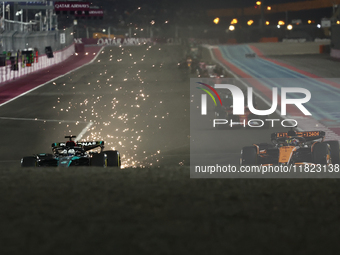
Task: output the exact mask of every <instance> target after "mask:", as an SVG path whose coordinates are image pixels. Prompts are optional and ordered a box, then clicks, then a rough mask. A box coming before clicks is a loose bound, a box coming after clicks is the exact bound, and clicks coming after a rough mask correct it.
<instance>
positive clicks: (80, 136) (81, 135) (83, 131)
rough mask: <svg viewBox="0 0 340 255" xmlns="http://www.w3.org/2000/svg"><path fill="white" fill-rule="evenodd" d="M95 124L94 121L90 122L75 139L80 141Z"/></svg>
mask: <svg viewBox="0 0 340 255" xmlns="http://www.w3.org/2000/svg"><path fill="white" fill-rule="evenodd" d="M92 125H93V122H90V123H89V124H87V125H86V127H85V128H84V129H83V130H82V131H81V132H80V133H79V135H77V137H76V139H75V141H76V142H77V141H79V140H80V139H81V138H82V137H83V135H84V134H85V133H86V132H87V130H88V129H89V128H90V127H91V126H92Z"/></svg>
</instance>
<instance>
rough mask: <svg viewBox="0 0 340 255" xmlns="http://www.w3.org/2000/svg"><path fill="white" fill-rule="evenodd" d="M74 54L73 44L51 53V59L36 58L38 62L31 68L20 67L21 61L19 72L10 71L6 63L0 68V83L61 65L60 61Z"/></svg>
mask: <svg viewBox="0 0 340 255" xmlns="http://www.w3.org/2000/svg"><path fill="white" fill-rule="evenodd" d="M74 52H75V46H74V44H72V45H70V46H69V47H67V48H65V49H63V50H60V51H56V52H53V54H54V57H53V58H47V56H46V55H41V56H39V58H38V62H35V63H33V64H32V66H25V67H22V64H21V60H20V62H19V70H18V71H12V70H11V65H10V61H9V62H7V65H6V66H3V67H0V83H3V82H7V81H10V80H13V79H15V78H19V77H21V76H24V75H26V74H29V73H33V72H35V71H39V70H42V69H44V68H46V67H50V66H52V65H56V64H59V63H61V62H62V61H64V60H66V59H67V58H69V57H70V56H72V55H73V54H74Z"/></svg>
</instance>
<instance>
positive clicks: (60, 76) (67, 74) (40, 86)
mask: <svg viewBox="0 0 340 255" xmlns="http://www.w3.org/2000/svg"><path fill="white" fill-rule="evenodd" d="M104 47H105V46H103V47H101V48H100V50H99V51H98V53H97V55H96V56H95V57H94V58H93V59H92V60H91V61H90V62H89V63H86V64H84V65H82V66H79V67H77V68H75V69H73V70H71V71H69V72H67V73H65V74H62V75H59V76H58V77H56V78H53V79H52V80H49V81H47V82H45V83H43V84H41V85H39V86H37V87H35V88H33V89H31V90H28V91H26V92H24V93H22V94H20V95H19V96H16V97H14V98H12V99H10V100H8V101H6V102H4V103H2V104H0V107H1V106H3V105H5V104H8V103H9V102H12V101H14V100H15V99H18V98H19V97H22V96H24V95H26V94H28V93H30V92H32V91H34V90H36V89H38V88H40V87H42V86H45V85H46V84H48V83H50V82H52V81H55V80H57V79H59V78H61V77H64V76H65V75H68V74H69V73H71V72H74V71H77V70H78V69H80V68H82V67H84V66H87V65H89V64H92V63H93V61H95V60H96V59H97V57H98V56H99V53H100V52H101V51H102V50H103V48H104ZM61 63H62V62H61Z"/></svg>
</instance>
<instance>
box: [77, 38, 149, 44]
mask: <svg viewBox="0 0 340 255" xmlns="http://www.w3.org/2000/svg"><path fill="white" fill-rule="evenodd" d="M74 42H75V43H83V44H85V45H94V44H97V45H99V46H106V45H116V46H119V45H123V46H124V45H126V46H133V45H142V44H150V43H152V41H151V39H150V38H115V39H112V38H99V39H97V38H75V39H74Z"/></svg>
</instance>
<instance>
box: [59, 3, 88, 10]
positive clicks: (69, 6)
mask: <svg viewBox="0 0 340 255" xmlns="http://www.w3.org/2000/svg"><path fill="white" fill-rule="evenodd" d="M54 9H55V10H56V11H89V10H90V3H89V2H55V3H54Z"/></svg>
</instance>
